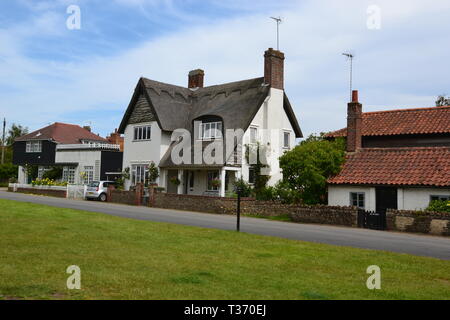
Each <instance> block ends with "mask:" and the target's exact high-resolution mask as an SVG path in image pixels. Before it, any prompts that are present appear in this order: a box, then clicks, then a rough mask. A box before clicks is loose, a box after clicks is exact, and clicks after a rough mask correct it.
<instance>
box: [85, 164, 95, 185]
mask: <svg viewBox="0 0 450 320" xmlns="http://www.w3.org/2000/svg"><path fill="white" fill-rule="evenodd" d="M92 181H94V166H85V167H84V183H85V184H91V183H92Z"/></svg>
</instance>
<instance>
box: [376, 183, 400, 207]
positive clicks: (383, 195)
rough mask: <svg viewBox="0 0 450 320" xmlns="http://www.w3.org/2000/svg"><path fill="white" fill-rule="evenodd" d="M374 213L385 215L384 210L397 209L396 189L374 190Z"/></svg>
mask: <svg viewBox="0 0 450 320" xmlns="http://www.w3.org/2000/svg"><path fill="white" fill-rule="evenodd" d="M375 190H376V198H375V199H376V211H377V212H379V213H386V209H397V188H376V189H375Z"/></svg>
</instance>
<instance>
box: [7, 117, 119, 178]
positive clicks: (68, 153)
mask: <svg viewBox="0 0 450 320" xmlns="http://www.w3.org/2000/svg"><path fill="white" fill-rule="evenodd" d="M122 155H123V153H122V152H120V146H119V145H115V144H111V143H110V142H109V141H108V140H106V139H104V138H102V137H100V136H98V135H96V134H94V133H92V132H91V129H90V127H83V128H82V127H80V126H77V125H73V124H66V123H60V122H56V123H54V124H52V125H49V126H47V127H45V128H41V129H39V130H36V131H34V132H31V133H29V134H27V135H24V136H22V137H19V138H17V139H16V140H15V142H14V145H13V163H14V164H15V165H18V166H19V172H18V182H19V183H22V184H27V183H30V182H31V181H30V180H31V177H29V176H28V175H27V170H25V166H26V165H32V166H37V168H38V176H37V177H38V178H42V177H43V175H44V173H45V172H46V171H47V170H49V169H51V168H52V167H61V168H62V180H64V181H67V182H68V183H69V184H83V183H89V182H91V181H93V180H100V179H101V180H106V178H107V172H121V170H122Z"/></svg>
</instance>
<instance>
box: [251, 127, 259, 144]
mask: <svg viewBox="0 0 450 320" xmlns="http://www.w3.org/2000/svg"><path fill="white" fill-rule="evenodd" d="M257 142H258V128H256V127H250V143H257Z"/></svg>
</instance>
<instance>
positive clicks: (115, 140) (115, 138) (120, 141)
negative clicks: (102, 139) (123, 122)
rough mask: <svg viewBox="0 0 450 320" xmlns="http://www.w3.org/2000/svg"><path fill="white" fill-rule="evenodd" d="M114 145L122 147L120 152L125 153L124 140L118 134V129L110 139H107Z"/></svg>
mask: <svg viewBox="0 0 450 320" xmlns="http://www.w3.org/2000/svg"><path fill="white" fill-rule="evenodd" d="M106 140H108V141H109V142H110V143H112V144H118V145H119V146H120V151H123V143H124V139H123V137H121V136H120V133H118V132H117V129H115V130H114V133H111V134H110V136H109V137H106Z"/></svg>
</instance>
